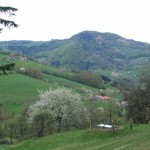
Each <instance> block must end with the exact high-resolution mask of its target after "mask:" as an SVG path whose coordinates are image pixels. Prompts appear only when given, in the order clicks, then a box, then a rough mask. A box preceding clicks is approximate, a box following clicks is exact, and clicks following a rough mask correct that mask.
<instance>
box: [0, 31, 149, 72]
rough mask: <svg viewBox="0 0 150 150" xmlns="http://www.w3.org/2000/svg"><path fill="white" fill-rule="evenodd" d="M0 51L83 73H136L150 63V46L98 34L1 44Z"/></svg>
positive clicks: (105, 34) (87, 32) (94, 32)
mask: <svg viewBox="0 0 150 150" xmlns="http://www.w3.org/2000/svg"><path fill="white" fill-rule="evenodd" d="M0 51H13V52H17V53H18V52H19V53H23V54H25V55H28V56H30V57H33V58H34V59H38V60H40V61H44V62H47V63H49V64H51V65H53V66H56V67H65V68H76V69H83V70H97V69H110V68H111V69H125V68H130V69H133V68H139V67H141V66H142V65H144V64H148V63H150V44H148V43H144V42H138V41H134V40H129V39H125V38H123V37H121V36H119V35H117V34H113V33H101V32H96V31H83V32H80V33H78V34H76V35H73V36H72V37H71V38H69V39H64V40H51V41H38V42H33V41H5V42H0Z"/></svg>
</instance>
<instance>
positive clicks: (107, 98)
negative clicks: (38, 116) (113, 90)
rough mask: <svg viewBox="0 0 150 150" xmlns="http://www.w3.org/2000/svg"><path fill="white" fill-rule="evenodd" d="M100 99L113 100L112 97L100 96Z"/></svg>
mask: <svg viewBox="0 0 150 150" xmlns="http://www.w3.org/2000/svg"><path fill="white" fill-rule="evenodd" d="M99 99H100V100H109V99H111V97H110V96H102V95H100V96H99Z"/></svg>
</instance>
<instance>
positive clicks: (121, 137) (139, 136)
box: [2, 124, 150, 150]
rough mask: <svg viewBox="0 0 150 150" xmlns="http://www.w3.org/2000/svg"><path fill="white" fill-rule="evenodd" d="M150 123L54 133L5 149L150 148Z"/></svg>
mask: <svg viewBox="0 0 150 150" xmlns="http://www.w3.org/2000/svg"><path fill="white" fill-rule="evenodd" d="M149 140H150V125H149V124H148V125H138V126H137V125H134V126H133V130H131V129H130V127H129V126H126V127H125V128H124V129H122V130H118V131H115V133H114V134H112V132H110V131H104V130H99V129H94V130H92V131H88V130H81V131H71V132H66V133H61V134H54V135H51V136H47V137H43V138H34V139H31V140H27V141H24V142H21V143H17V144H15V145H12V146H8V147H2V149H3V150H149V149H150V142H149Z"/></svg>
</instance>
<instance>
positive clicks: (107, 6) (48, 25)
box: [0, 0, 150, 43]
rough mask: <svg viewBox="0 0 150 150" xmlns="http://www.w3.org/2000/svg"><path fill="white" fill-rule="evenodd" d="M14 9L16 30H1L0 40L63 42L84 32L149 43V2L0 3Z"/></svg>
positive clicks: (14, 0)
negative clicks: (55, 40)
mask: <svg viewBox="0 0 150 150" xmlns="http://www.w3.org/2000/svg"><path fill="white" fill-rule="evenodd" d="M0 3H1V4H0V5H1V6H12V7H16V8H18V9H19V10H18V12H16V16H15V17H10V16H8V15H7V14H5V15H1V16H0V17H1V18H5V19H9V20H14V21H15V22H16V23H17V24H19V27H18V28H17V29H15V28H11V29H6V28H4V30H3V32H2V33H1V34H0V41H4V40H33V41H48V40H51V39H65V38H70V37H71V36H72V35H74V34H77V33H79V32H81V31H84V30H90V31H98V32H112V33H116V34H119V35H120V36H122V37H125V38H128V39H134V40H137V41H142V42H148V43H150V0H0Z"/></svg>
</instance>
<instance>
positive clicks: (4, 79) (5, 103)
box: [0, 73, 56, 112]
mask: <svg viewBox="0 0 150 150" xmlns="http://www.w3.org/2000/svg"><path fill="white" fill-rule="evenodd" d="M0 86H1V88H0V108H1V109H4V110H6V111H8V112H19V111H20V110H21V109H22V107H23V106H24V105H25V104H27V103H31V102H32V101H35V100H37V95H38V89H39V90H46V89H48V88H49V87H53V88H55V87H56V85H54V84H51V83H48V82H44V81H41V80H37V79H34V78H30V77H27V76H24V75H21V74H15V73H13V74H9V75H8V76H5V75H2V76H1V77H0Z"/></svg>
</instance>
